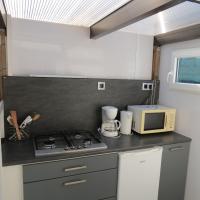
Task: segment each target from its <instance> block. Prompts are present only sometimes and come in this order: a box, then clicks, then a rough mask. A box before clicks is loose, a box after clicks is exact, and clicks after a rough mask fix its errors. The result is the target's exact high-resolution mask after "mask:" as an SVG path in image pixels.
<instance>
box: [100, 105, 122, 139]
mask: <svg viewBox="0 0 200 200" xmlns="http://www.w3.org/2000/svg"><path fill="white" fill-rule="evenodd" d="M117 111H118V109H117V108H116V107H113V106H104V107H102V125H101V133H102V134H103V135H104V136H106V137H116V136H118V135H119V129H120V126H121V124H120V121H118V120H115V117H116V116H117Z"/></svg>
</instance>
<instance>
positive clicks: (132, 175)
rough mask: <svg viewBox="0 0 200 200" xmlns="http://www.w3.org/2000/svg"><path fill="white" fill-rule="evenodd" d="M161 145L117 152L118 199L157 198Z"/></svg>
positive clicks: (142, 199) (150, 199)
mask: <svg viewBox="0 0 200 200" xmlns="http://www.w3.org/2000/svg"><path fill="white" fill-rule="evenodd" d="M161 158H162V147H154V148H151V149H142V150H135V151H129V152H123V153H119V176H118V197H117V199H118V200H157V199H158V188H159V180H160V168H161Z"/></svg>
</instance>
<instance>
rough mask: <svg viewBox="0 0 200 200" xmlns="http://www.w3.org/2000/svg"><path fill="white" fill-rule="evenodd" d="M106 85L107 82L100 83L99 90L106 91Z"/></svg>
mask: <svg viewBox="0 0 200 200" xmlns="http://www.w3.org/2000/svg"><path fill="white" fill-rule="evenodd" d="M105 89H106V83H105V82H98V90H105Z"/></svg>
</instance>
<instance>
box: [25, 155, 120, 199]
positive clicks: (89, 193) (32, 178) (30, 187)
mask: <svg viewBox="0 0 200 200" xmlns="http://www.w3.org/2000/svg"><path fill="white" fill-rule="evenodd" d="M117 162H118V155H117V154H115V153H112V154H104V155H96V156H89V157H83V158H75V159H69V160H62V161H54V162H48V163H40V164H33V165H26V166H24V167H23V168H24V169H23V171H24V200H35V199H37V200H47V199H48V200H55V199H58V200H66V198H67V199H68V200H82V199H87V200H104V199H105V200H106V199H107V200H115V197H116V194H117V173H118V169H117ZM48 175H49V177H48ZM113 198H114V199H113Z"/></svg>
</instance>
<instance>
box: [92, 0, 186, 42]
mask: <svg viewBox="0 0 200 200" xmlns="http://www.w3.org/2000/svg"><path fill="white" fill-rule="evenodd" d="M184 1H185V0H132V1H130V2H128V3H127V4H125V5H124V6H122V7H121V8H119V9H118V10H116V11H114V12H113V13H111V14H110V15H108V16H106V17H105V18H104V19H102V20H100V21H99V22H97V23H96V24H94V25H92V26H91V27H90V38H93V39H96V38H99V37H101V36H104V35H106V34H109V33H111V32H113V31H116V30H118V29H121V28H123V27H125V26H128V25H130V24H132V23H135V22H137V21H139V20H142V19H144V18H146V17H149V16H152V15H154V14H157V13H158V12H161V11H163V10H166V9H168V8H170V7H173V6H175V5H177V4H179V3H182V2H184Z"/></svg>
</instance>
